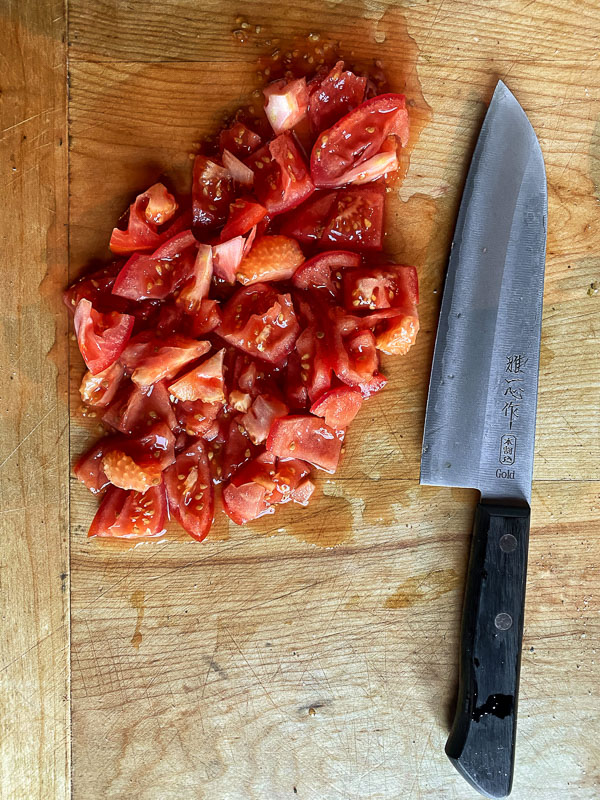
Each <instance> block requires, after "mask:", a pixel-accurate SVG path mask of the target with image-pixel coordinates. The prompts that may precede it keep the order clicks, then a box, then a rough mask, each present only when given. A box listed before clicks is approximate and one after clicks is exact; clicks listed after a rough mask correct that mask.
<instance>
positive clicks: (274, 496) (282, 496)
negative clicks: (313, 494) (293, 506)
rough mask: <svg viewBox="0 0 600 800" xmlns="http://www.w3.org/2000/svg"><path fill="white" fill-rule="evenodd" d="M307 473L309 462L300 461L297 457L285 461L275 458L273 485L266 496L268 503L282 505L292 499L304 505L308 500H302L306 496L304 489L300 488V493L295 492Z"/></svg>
mask: <svg viewBox="0 0 600 800" xmlns="http://www.w3.org/2000/svg"><path fill="white" fill-rule="evenodd" d="M307 475H310V464H307V463H306V461H301V460H300V459H299V458H292V459H287V460H285V461H282V460H281V459H277V469H276V472H275V474H274V475H273V476H272V482H273V484H274V487H273V489H272V490H271V493H270V496H269V497H268V501H269V503H273V504H277V505H283V504H284V503H289V502H290V500H293V501H294V502H300V503H301V504H302V505H306V504H307V503H308V500H306V503H304V502H303V501H304V500H305V498H306V489H303V490H301V492H300V494H298V493H297V489H298V487H299V486H300V484H301V483H302V481H303V480H304V479H305V478H306V476H307ZM269 477H270V478H271V476H269Z"/></svg>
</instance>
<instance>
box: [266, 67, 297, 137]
mask: <svg viewBox="0 0 600 800" xmlns="http://www.w3.org/2000/svg"><path fill="white" fill-rule="evenodd" d="M263 94H264V96H265V114H266V115H267V119H268V120H269V122H270V123H271V127H272V128H273V130H274V131H275V133H283V132H284V131H287V130H289V129H290V128H293V127H294V125H296V124H297V123H298V122H300V120H301V119H303V118H304V117H305V116H306V111H307V109H308V89H307V87H306V78H297V79H296V80H293V81H286V80H284V79H283V78H282V79H281V80H278V81H273V83H270V84H269V85H268V86H266V87H265V88H264V89H263Z"/></svg>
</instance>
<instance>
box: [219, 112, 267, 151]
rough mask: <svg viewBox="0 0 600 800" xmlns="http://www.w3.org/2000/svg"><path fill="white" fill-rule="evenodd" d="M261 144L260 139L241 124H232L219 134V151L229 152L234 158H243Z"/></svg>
mask: <svg viewBox="0 0 600 800" xmlns="http://www.w3.org/2000/svg"><path fill="white" fill-rule="evenodd" d="M261 144H262V139H261V137H260V136H259V135H258V133H255V132H254V131H251V130H250V128H248V127H247V126H246V125H244V123H243V122H239V121H238V122H234V123H233V124H232V125H231V127H229V128H226V129H225V130H222V131H221V133H220V134H219V149H220V150H221V152H223V150H229V152H230V153H233V155H234V156H237V157H238V158H244V157H247V156H249V155H250V153H253V152H254V151H255V150H257V149H258V148H259V147H260V146H261Z"/></svg>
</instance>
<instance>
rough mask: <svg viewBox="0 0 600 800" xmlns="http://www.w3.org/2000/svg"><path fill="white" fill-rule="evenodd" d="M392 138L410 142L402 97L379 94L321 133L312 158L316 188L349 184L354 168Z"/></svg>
mask: <svg viewBox="0 0 600 800" xmlns="http://www.w3.org/2000/svg"><path fill="white" fill-rule="evenodd" d="M390 135H394V136H398V138H399V139H400V142H401V144H402V146H405V145H406V144H407V142H408V112H407V110H406V98H405V97H404V95H402V94H383V95H377V97H373V98H371V99H370V100H367V101H365V102H364V103H362V104H361V105H360V106H358V108H355V109H354V110H353V111H350V113H349V114H347V115H346V116H345V117H342V119H340V120H338V121H337V122H336V123H335V124H334V125H333V126H332V127H331V128H329V129H328V130H326V131H323V132H322V133H321V134H319V136H318V137H317V141H316V142H315V145H314V147H313V150H312V153H311V159H310V171H311V175H312V178H313V181H314V183H315V186H318V187H333V186H343V185H344V184H346V183H348V182H349V180H351V177H349V176H351V175H352V171H353V169H354V168H355V167H359V166H360V165H361V164H364V163H366V162H367V161H368V160H369V159H370V158H372V157H373V156H375V155H377V154H378V153H379V152H380V151H381V149H382V146H383V143H384V142H385V140H386V139H387V137H388V136H390ZM381 174H383V173H381ZM374 177H380V175H376V176H374Z"/></svg>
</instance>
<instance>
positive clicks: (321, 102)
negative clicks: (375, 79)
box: [308, 61, 367, 132]
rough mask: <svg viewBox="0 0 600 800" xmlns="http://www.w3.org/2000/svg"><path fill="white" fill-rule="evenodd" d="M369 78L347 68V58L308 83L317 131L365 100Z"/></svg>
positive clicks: (312, 122) (310, 113) (312, 124)
mask: <svg viewBox="0 0 600 800" xmlns="http://www.w3.org/2000/svg"><path fill="white" fill-rule="evenodd" d="M366 85H367V79H366V78H359V77H358V76H357V75H355V74H354V73H353V72H350V71H344V62H343V61H338V62H337V64H336V65H335V66H334V67H333V69H332V70H331V71H330V72H329V73H327V74H324V75H322V76H319V75H317V76H316V77H315V78H314V79H313V80H312V81H311V82H310V83H309V85H308V91H309V101H308V117H309V119H310V123H311V127H312V129H313V130H314V131H317V132H319V131H322V130H324V129H325V128H330V127H331V126H332V125H333V124H334V123H335V122H337V121H338V120H339V119H340V118H341V117H343V116H345V115H346V114H348V112H350V111H352V109H354V108H356V107H357V106H358V105H360V103H361V102H362V101H363V98H364V96H365V88H366Z"/></svg>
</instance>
